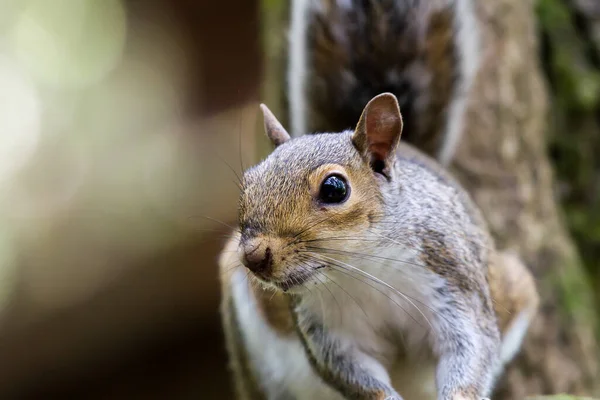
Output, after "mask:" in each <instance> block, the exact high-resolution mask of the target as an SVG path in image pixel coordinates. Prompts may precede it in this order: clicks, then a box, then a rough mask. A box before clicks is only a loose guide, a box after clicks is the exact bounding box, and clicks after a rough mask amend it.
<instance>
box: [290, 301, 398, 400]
mask: <svg viewBox="0 0 600 400" xmlns="http://www.w3.org/2000/svg"><path fill="white" fill-rule="evenodd" d="M292 303H293V305H292V315H293V316H294V322H295V325H296V330H297V332H298V335H299V337H300V340H301V341H302V345H303V346H304V349H305V351H306V354H307V356H308V359H309V361H310V363H311V365H312V367H313V369H314V370H315V372H316V373H317V374H318V375H319V376H320V377H321V378H322V379H323V380H324V381H325V382H327V384H329V385H330V386H332V387H333V388H334V389H336V390H337V391H338V392H339V393H340V394H342V395H343V396H344V397H345V398H346V399H352V400H403V399H402V397H401V396H400V395H399V394H398V393H396V391H395V390H394V389H393V388H392V387H391V386H390V385H389V384H388V383H386V382H385V380H386V379H382V377H381V373H382V372H384V369H383V366H381V365H380V364H379V363H378V362H377V361H376V360H374V359H373V358H371V357H369V356H367V355H366V354H364V353H362V352H360V351H359V350H358V349H356V348H354V347H353V346H352V345H349V344H347V343H343V342H342V341H341V340H340V339H338V338H336V337H334V336H333V335H331V334H330V333H329V332H327V329H326V328H325V327H324V326H323V324H321V323H320V322H319V321H318V319H317V318H316V317H314V316H308V315H302V313H299V312H298V309H297V307H296V304H295V302H292ZM376 370H378V371H376ZM378 372H379V373H378ZM384 373H385V372H384ZM377 375H379V377H378V376H377ZM386 375H387V373H386Z"/></svg>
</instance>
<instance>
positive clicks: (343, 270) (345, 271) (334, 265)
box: [317, 259, 423, 327]
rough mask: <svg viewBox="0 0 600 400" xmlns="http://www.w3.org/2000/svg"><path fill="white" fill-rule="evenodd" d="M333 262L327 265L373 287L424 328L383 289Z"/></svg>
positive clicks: (333, 260)
mask: <svg viewBox="0 0 600 400" xmlns="http://www.w3.org/2000/svg"><path fill="white" fill-rule="evenodd" d="M317 260H318V259H317ZM331 260H332V262H329V263H327V265H328V266H329V267H331V268H333V269H334V271H337V272H339V273H342V274H344V275H347V276H349V277H351V278H353V279H355V280H357V281H358V282H360V283H363V284H365V285H367V286H369V287H371V288H373V289H375V290H376V291H378V292H379V293H381V294H382V295H384V296H385V297H387V298H388V299H389V300H390V301H391V302H393V303H394V304H396V305H397V306H398V307H400V309H401V310H402V311H404V312H405V313H406V314H407V315H408V316H409V317H410V318H411V319H412V320H413V321H414V322H415V323H416V324H417V325H419V326H421V327H423V326H422V325H421V324H420V323H419V321H417V319H416V318H415V317H414V316H413V315H412V314H411V313H409V312H408V311H407V310H406V309H405V308H404V307H402V306H401V305H400V304H398V302H397V301H395V300H394V299H392V298H391V297H390V296H389V295H388V294H387V293H385V292H383V291H382V290H381V289H379V288H377V287H375V286H373V285H371V284H370V283H369V282H366V281H363V280H361V279H359V278H358V277H356V276H354V275H352V274H351V273H350V272H351V271H352V270H349V269H348V268H347V267H344V266H343V265H340V264H338V265H336V264H335V262H339V261H338V260H335V259H331ZM336 267H337V268H336ZM373 281H374V282H375V283H379V282H377V278H375V280H373Z"/></svg>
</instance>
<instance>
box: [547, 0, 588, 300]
mask: <svg viewBox="0 0 600 400" xmlns="http://www.w3.org/2000/svg"><path fill="white" fill-rule="evenodd" d="M572 7H573V3H572V2H570V1H567V0H538V2H537V13H538V17H539V21H538V22H539V31H540V38H541V42H542V44H543V46H542V61H543V66H544V68H545V71H546V74H547V78H548V82H549V86H550V94H551V99H552V109H551V114H550V124H549V127H550V132H549V144H550V147H549V151H550V154H551V156H552V161H553V164H554V167H555V172H556V177H557V182H558V184H557V193H558V195H559V197H560V200H561V203H562V206H563V209H564V214H565V217H566V220H567V223H568V226H569V229H570V231H571V233H572V235H573V237H574V239H575V241H576V243H577V245H578V247H579V250H580V254H581V256H582V258H583V261H584V263H585V266H586V268H587V270H588V271H589V273H590V274H591V276H592V277H593V278H594V285H595V287H596V289H598V288H600V261H599V260H600V60H599V59H598V57H597V56H596V54H598V49H595V47H594V46H596V45H597V44H596V43H595V42H594V38H593V37H592V36H591V34H590V33H589V32H591V31H592V29H591V27H590V26H587V25H586V24H588V25H589V24H591V23H593V21H592V20H591V19H590V21H586V18H585V17H586V16H585V15H581V14H577V12H576V11H575V10H573V9H572ZM564 287H565V296H564V298H565V300H566V302H567V303H568V304H565V306H566V307H567V309H569V310H573V307H575V308H577V304H579V303H580V301H579V300H578V297H577V291H578V290H577V289H576V288H577V287H578V285H571V284H568V283H565V285H564ZM596 292H598V290H596ZM597 300H598V305H600V298H598V299H597Z"/></svg>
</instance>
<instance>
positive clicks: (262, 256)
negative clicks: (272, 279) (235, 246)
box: [240, 239, 273, 273]
mask: <svg viewBox="0 0 600 400" xmlns="http://www.w3.org/2000/svg"><path fill="white" fill-rule="evenodd" d="M240 259H241V261H242V263H243V264H244V265H245V266H246V268H248V269H249V270H250V271H252V272H255V273H264V272H266V271H268V270H269V269H271V267H272V264H273V254H272V251H271V248H270V247H269V246H268V245H267V244H266V243H265V242H264V241H261V240H256V239H255V240H249V241H248V242H246V243H244V244H243V245H242V246H240Z"/></svg>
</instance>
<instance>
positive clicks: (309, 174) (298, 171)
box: [238, 93, 402, 290]
mask: <svg viewBox="0 0 600 400" xmlns="http://www.w3.org/2000/svg"><path fill="white" fill-rule="evenodd" d="M261 109H262V111H263V114H264V125H265V131H266V134H267V136H268V137H269V139H270V140H271V142H272V144H273V145H274V147H275V149H274V150H273V152H272V153H271V154H270V155H269V156H268V157H267V158H266V159H265V160H264V161H262V162H261V163H259V164H258V165H256V166H254V167H251V168H250V169H248V170H247V171H246V172H245V173H244V177H243V187H242V193H241V197H240V206H239V223H240V241H239V249H238V251H239V256H240V260H241V262H242V263H243V264H244V265H245V266H246V267H247V268H248V269H249V270H250V271H251V272H252V273H253V274H254V275H255V276H256V277H257V278H259V280H261V281H263V282H266V283H268V284H271V285H272V286H275V287H276V288H279V289H281V290H288V289H291V288H296V287H301V284H302V283H304V282H306V281H308V280H311V279H312V278H315V276H316V275H317V272H316V271H317V270H319V269H321V268H325V267H327V265H328V264H330V262H329V261H331V260H328V257H327V255H326V254H325V253H322V254H321V255H318V254H316V253H315V252H314V251H312V250H311V249H313V250H314V249H316V248H319V247H321V246H322V245H323V243H329V244H331V243H336V244H334V245H333V246H334V247H335V246H337V247H338V248H340V249H343V248H348V243H347V242H346V241H342V240H340V238H355V239H358V238H361V237H365V232H367V230H368V229H369V227H370V226H371V225H372V224H373V222H374V221H376V220H378V219H379V218H381V216H382V214H383V212H384V201H385V199H384V197H385V196H384V193H385V192H386V186H389V185H392V183H393V181H394V179H395V176H394V174H395V173H394V168H393V164H394V162H395V150H396V148H397V146H398V142H399V140H400V136H401V133H402V117H401V115H400V109H399V107H398V102H397V100H396V97H395V96H394V95H392V94H389V93H383V94H380V95H378V96H376V97H374V98H373V99H372V100H371V101H370V102H369V103H368V104H367V105H366V106H365V108H364V110H363V112H362V115H361V117H360V120H359V122H358V124H357V126H356V128H355V130H354V131H346V132H341V133H320V134H312V135H305V136H302V137H298V138H294V139H291V138H290V136H289V134H288V133H287V132H286V130H285V129H284V128H283V126H282V125H281V124H280V123H279V121H277V119H276V118H275V116H274V115H273V114H272V113H271V111H269V109H268V108H267V107H266V106H265V105H261ZM344 242H346V243H344ZM355 243H356V245H360V240H355ZM330 247H331V246H330Z"/></svg>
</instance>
